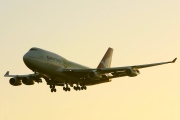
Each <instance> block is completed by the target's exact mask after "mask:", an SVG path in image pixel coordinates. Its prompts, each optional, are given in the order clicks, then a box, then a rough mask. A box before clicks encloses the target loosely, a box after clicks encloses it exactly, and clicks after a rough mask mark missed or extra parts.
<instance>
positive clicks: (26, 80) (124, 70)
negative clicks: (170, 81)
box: [4, 47, 177, 92]
mask: <svg viewBox="0 0 180 120" xmlns="http://www.w3.org/2000/svg"><path fill="white" fill-rule="evenodd" d="M112 54H113V49H112V48H110V47H109V48H108V50H107V51H106V53H105V55H104V57H103V58H102V60H101V61H100V63H99V65H98V66H97V68H89V67H86V66H83V65H80V64H77V63H75V62H72V61H69V60H67V59H65V58H63V57H62V56H60V55H57V54H55V53H53V52H50V51H47V50H43V49H41V48H37V47H33V48H31V49H30V50H29V51H28V52H27V53H26V54H25V55H24V56H23V61H24V63H25V65H26V66H27V67H28V68H29V69H30V70H32V71H33V74H27V75H10V74H9V71H7V72H6V74H5V75H4V77H11V78H10V80H9V83H10V84H11V85H13V86H19V85H22V83H23V84H25V85H34V84H35V82H37V83H41V82H42V78H43V79H44V80H45V81H46V83H47V85H49V87H50V89H51V92H56V88H55V87H56V86H63V90H64V91H70V90H71V89H70V87H73V89H74V90H76V91H78V90H79V91H80V90H86V89H87V87H86V86H90V85H97V84H101V83H107V82H111V81H112V79H113V78H117V77H124V76H129V77H136V76H137V75H139V74H140V71H139V69H142V68H146V67H152V66H157V65H163V64H168V63H175V62H176V60H177V58H175V59H174V60H172V61H168V62H159V63H152V64H143V65H133V66H124V67H110V66H111V61H112Z"/></svg>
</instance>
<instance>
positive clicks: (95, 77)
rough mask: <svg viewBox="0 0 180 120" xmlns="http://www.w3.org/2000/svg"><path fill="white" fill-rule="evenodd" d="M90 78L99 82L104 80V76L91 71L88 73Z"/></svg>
mask: <svg viewBox="0 0 180 120" xmlns="http://www.w3.org/2000/svg"><path fill="white" fill-rule="evenodd" d="M88 78H90V79H93V80H99V79H101V78H102V76H101V75H100V74H98V73H97V72H96V71H91V72H89V73H88Z"/></svg>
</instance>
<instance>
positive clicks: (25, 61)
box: [23, 53, 29, 63]
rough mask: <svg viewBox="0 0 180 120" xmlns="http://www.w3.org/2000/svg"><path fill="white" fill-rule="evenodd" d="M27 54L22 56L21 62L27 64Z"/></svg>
mask: <svg viewBox="0 0 180 120" xmlns="http://www.w3.org/2000/svg"><path fill="white" fill-rule="evenodd" d="M28 58H29V57H28V53H26V54H25V55H24V56H23V61H24V63H27V62H28Z"/></svg>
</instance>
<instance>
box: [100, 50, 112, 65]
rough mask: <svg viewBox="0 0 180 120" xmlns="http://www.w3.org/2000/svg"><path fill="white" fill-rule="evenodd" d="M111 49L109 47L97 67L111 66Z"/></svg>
mask: <svg viewBox="0 0 180 120" xmlns="http://www.w3.org/2000/svg"><path fill="white" fill-rule="evenodd" d="M112 53H113V49H112V48H109V49H108V50H107V52H106V54H105V55H104V57H103V58H102V60H101V62H100V63H99V65H98V67H97V68H109V67H110V66H111V60H112Z"/></svg>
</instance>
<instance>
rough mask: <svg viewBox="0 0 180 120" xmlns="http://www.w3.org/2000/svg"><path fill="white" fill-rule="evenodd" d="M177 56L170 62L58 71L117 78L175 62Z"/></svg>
mask: <svg viewBox="0 0 180 120" xmlns="http://www.w3.org/2000/svg"><path fill="white" fill-rule="evenodd" d="M176 60H177V58H175V59H174V60H173V61H168V62H159V63H152V64H143V65H133V66H124V67H112V68H97V69H59V70H58V72H63V73H65V74H68V75H71V76H74V77H85V76H87V75H90V74H91V73H93V74H94V75H95V74H97V75H98V74H99V75H102V74H108V73H111V74H112V75H113V76H108V78H115V77H122V76H130V77H133V76H137V74H139V73H140V72H139V69H141V68H147V67H153V66H158V65H163V64H168V63H175V61H176Z"/></svg>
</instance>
